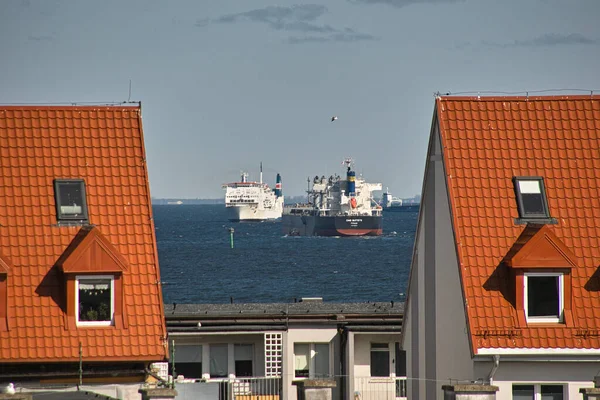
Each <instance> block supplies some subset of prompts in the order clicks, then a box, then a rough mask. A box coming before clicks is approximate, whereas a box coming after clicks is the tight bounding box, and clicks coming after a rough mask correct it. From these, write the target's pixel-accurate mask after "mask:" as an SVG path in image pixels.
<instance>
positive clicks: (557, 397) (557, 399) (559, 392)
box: [541, 385, 563, 400]
mask: <svg viewBox="0 0 600 400" xmlns="http://www.w3.org/2000/svg"><path fill="white" fill-rule="evenodd" d="M541 390H542V400H563V385H542V388H541Z"/></svg>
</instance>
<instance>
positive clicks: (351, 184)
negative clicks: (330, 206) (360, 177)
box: [346, 166, 356, 196]
mask: <svg viewBox="0 0 600 400" xmlns="http://www.w3.org/2000/svg"><path fill="white" fill-rule="evenodd" d="M346 179H347V181H348V187H347V188H348V196H355V195H356V172H354V171H352V170H351V169H350V166H348V172H346Z"/></svg>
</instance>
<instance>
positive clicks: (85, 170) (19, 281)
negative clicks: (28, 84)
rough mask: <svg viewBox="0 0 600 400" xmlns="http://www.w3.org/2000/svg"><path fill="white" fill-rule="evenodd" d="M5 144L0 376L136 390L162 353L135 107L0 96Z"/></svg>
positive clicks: (32, 384)
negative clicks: (5, 100)
mask: <svg viewBox="0 0 600 400" xmlns="http://www.w3.org/2000/svg"><path fill="white" fill-rule="evenodd" d="M0 142H1V143H2V146H1V147H0V172H1V173H0V238H1V239H0V343H1V344H2V345H1V346H0V381H4V382H8V381H10V382H14V383H15V386H16V387H17V390H18V391H21V390H28V391H32V390H33V391H35V390H38V389H39V390H42V389H43V390H45V391H47V390H49V389H50V390H51V389H52V388H54V387H60V388H61V389H64V388H65V387H74V386H75V385H80V386H81V385H83V386H86V387H89V386H94V385H102V386H103V387H105V390H104V391H103V393H106V394H109V395H111V396H113V397H119V398H139V394H138V393H137V388H138V387H139V386H140V384H141V383H143V382H144V380H145V378H146V375H147V374H146V372H147V370H148V368H149V365H150V364H151V363H153V362H160V361H164V360H165V359H166V357H167V343H166V328H165V324H164V311H163V302H162V294H161V288H160V274H159V268H158V257H157V249H156V240H155V236H154V223H153V220H152V209H151V204H150V191H149V184H148V173H147V165H146V156H145V150H144V141H143V133H142V119H141V106H139V105H134V106H132V105H127V106H123V105H119V106H0ZM112 384H116V385H114V386H112V387H108V386H107V385H109V386H110V385H112Z"/></svg>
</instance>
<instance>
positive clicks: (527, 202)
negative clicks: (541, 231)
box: [521, 194, 546, 215]
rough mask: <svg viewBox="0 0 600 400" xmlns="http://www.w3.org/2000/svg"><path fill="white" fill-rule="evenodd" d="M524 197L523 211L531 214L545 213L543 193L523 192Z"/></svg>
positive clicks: (522, 196)
mask: <svg viewBox="0 0 600 400" xmlns="http://www.w3.org/2000/svg"><path fill="white" fill-rule="evenodd" d="M521 198H522V199H523V213H524V214H525V215H529V214H543V215H545V214H546V212H545V211H544V198H543V197H542V195H541V194H521Z"/></svg>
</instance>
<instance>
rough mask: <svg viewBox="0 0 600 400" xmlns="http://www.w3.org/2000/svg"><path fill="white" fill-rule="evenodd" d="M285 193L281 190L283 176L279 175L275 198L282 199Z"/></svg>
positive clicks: (276, 182)
mask: <svg viewBox="0 0 600 400" xmlns="http://www.w3.org/2000/svg"><path fill="white" fill-rule="evenodd" d="M282 194H283V191H282V190H281V175H279V174H277V180H276V181H275V196H277V197H281V195H282Z"/></svg>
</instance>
